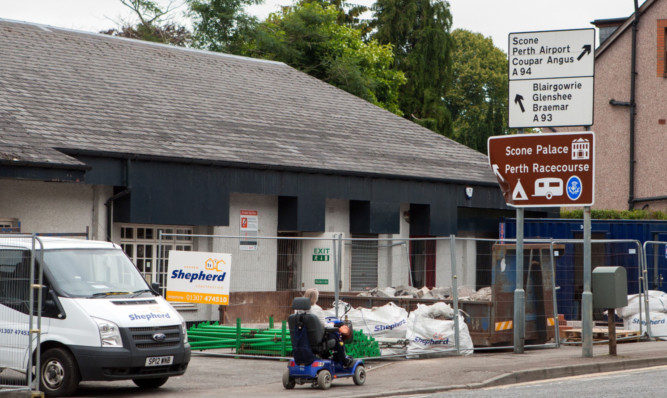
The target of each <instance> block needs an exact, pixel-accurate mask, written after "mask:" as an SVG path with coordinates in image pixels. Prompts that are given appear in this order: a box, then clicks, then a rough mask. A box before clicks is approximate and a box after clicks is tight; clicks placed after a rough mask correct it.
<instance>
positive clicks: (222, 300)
mask: <svg viewBox="0 0 667 398" xmlns="http://www.w3.org/2000/svg"><path fill="white" fill-rule="evenodd" d="M185 299H186V300H188V301H197V302H201V301H204V302H206V303H211V304H226V303H227V297H209V296H204V295H202V294H188V295H186V296H185Z"/></svg>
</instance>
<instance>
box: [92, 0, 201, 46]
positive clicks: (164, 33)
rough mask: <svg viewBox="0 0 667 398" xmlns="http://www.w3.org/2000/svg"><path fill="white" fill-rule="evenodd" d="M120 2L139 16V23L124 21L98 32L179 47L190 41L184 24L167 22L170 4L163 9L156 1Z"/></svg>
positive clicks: (128, 0)
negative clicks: (120, 24) (115, 26)
mask: <svg viewBox="0 0 667 398" xmlns="http://www.w3.org/2000/svg"><path fill="white" fill-rule="evenodd" d="M120 2H121V3H122V4H123V5H124V6H126V7H128V8H129V9H131V10H132V11H133V12H134V14H135V15H136V16H137V17H138V18H139V23H138V24H136V25H134V24H131V23H124V24H123V25H122V26H120V27H118V28H112V29H108V30H105V31H102V32H100V33H103V34H106V35H111V36H118V37H126V38H129V39H137V40H144V41H152V42H156V43H165V44H172V45H176V46H181V47H185V46H187V45H188V44H189V43H190V38H191V35H190V32H189V31H188V30H187V29H186V28H185V27H184V26H180V25H177V24H175V23H172V22H169V18H168V15H169V14H170V13H171V12H172V11H173V9H172V8H171V4H170V5H169V6H168V7H167V8H164V9H163V8H162V7H160V6H158V4H157V2H155V1H151V0H120Z"/></svg>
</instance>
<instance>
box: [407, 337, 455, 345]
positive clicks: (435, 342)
mask: <svg viewBox="0 0 667 398" xmlns="http://www.w3.org/2000/svg"><path fill="white" fill-rule="evenodd" d="M415 343H420V344H424V345H438V344H443V345H447V344H449V338H444V339H438V340H436V339H423V338H421V337H419V336H417V337H415Z"/></svg>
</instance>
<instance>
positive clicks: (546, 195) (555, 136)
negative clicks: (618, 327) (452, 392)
mask: <svg viewBox="0 0 667 398" xmlns="http://www.w3.org/2000/svg"><path fill="white" fill-rule="evenodd" d="M488 154H489V165H490V166H491V169H492V170H493V172H494V173H495V175H496V178H497V179H498V184H499V185H500V188H501V190H502V192H503V196H504V197H505V202H506V203H507V204H508V205H510V206H514V207H516V208H517V220H516V222H517V247H516V259H517V260H516V264H517V275H516V287H515V290H514V352H515V353H517V354H519V353H523V347H524V343H525V290H524V288H523V283H524V281H523V235H524V233H523V222H524V215H523V211H524V208H525V207H572V206H577V207H579V206H584V207H585V208H586V209H588V212H587V214H588V216H589V218H588V219H589V222H588V224H587V225H588V226H587V228H588V231H590V206H591V205H592V204H593V202H594V200H595V192H594V187H595V161H594V155H595V135H594V133H593V132H591V131H585V132H575V133H552V134H544V133H543V134H527V135H506V136H495V137H490V138H489V141H488ZM585 213H586V212H585ZM585 235H586V234H585ZM587 235H588V237H589V238H588V239H589V241H590V233H589V234H587ZM585 247H586V246H585ZM589 253H590V252H589ZM588 264H590V255H589V258H588ZM584 265H586V260H584ZM589 268H590V265H589ZM588 280H589V282H588V283H586V282H585V283H584V284H585V286H584V296H583V297H584V299H582V301H583V300H585V299H588V298H590V299H591V300H590V304H591V305H590V310H591V311H590V312H591V317H592V295H591V293H590V276H589V279H588ZM586 286H588V290H586ZM586 291H587V292H588V295H590V297H587V295H586ZM587 308H589V307H585V308H582V309H583V310H586V309H587ZM582 319H586V316H585V315H584V316H583V317H582ZM591 319H592V318H591ZM582 326H583V325H582ZM591 332H592V328H591ZM591 336H592V334H591ZM584 337H585V334H584ZM591 346H592V340H591ZM585 355H586V351H585Z"/></svg>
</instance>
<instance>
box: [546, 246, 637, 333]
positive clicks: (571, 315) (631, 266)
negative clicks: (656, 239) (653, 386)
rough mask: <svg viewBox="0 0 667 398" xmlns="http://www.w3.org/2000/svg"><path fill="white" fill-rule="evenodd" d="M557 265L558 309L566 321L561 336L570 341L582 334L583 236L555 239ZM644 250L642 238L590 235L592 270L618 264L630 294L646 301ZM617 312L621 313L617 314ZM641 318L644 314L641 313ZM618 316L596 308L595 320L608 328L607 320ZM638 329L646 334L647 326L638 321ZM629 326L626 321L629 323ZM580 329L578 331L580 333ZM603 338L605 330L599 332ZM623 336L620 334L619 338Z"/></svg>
mask: <svg viewBox="0 0 667 398" xmlns="http://www.w3.org/2000/svg"><path fill="white" fill-rule="evenodd" d="M553 245H554V256H555V265H556V269H555V270H556V288H557V300H558V312H559V313H560V314H562V315H563V317H564V321H565V322H566V323H567V325H561V326H560V328H559V329H560V334H561V336H568V337H569V338H568V339H567V340H569V342H572V341H574V342H576V343H579V342H578V341H577V336H579V338H580V337H581V334H580V331H581V324H580V322H581V297H582V293H583V278H584V273H583V240H581V239H571V240H554V241H553ZM643 253H644V250H643V248H642V245H641V243H640V242H639V241H636V240H624V239H591V271H592V270H594V269H595V268H596V267H598V266H619V267H624V268H625V270H626V271H627V279H628V294H629V295H637V297H638V300H640V301H643V300H644V298H643V297H644V296H643V293H644V292H645V290H646V285H645V283H646V280H645V278H644V277H643V275H644V274H645V272H644V259H643ZM617 315H618V314H617ZM640 317H641V319H644V318H645V315H640ZM622 320H623V319H622V318H621V317H618V316H617V318H616V319H614V320H608V319H607V315H606V313H605V311H604V310H603V309H593V322H594V324H597V325H599V326H600V327H602V328H604V330H606V327H607V326H606V325H607V322H609V321H613V322H617V323H620V322H621V321H622ZM639 323H640V325H638V330H639V333H640V334H643V333H644V331H645V330H646V327H645V326H642V325H641V323H642V322H641V321H640V322H639ZM626 326H627V325H626ZM577 333H579V335H577ZM598 334H599V335H600V338H602V336H604V332H603V331H600V333H598ZM621 339H622V337H620V336H619V340H621Z"/></svg>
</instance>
